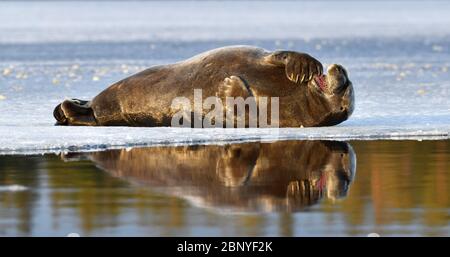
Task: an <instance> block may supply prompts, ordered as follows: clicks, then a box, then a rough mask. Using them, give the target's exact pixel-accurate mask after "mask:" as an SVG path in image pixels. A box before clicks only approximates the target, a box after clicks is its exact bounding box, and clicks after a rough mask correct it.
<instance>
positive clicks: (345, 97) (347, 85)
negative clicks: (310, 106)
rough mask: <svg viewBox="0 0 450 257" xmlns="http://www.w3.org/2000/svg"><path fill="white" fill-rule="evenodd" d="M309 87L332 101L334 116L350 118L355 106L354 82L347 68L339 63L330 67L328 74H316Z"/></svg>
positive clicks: (328, 100)
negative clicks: (349, 76)
mask: <svg viewBox="0 0 450 257" xmlns="http://www.w3.org/2000/svg"><path fill="white" fill-rule="evenodd" d="M308 87H309V89H310V90H311V91H313V92H314V94H316V95H317V96H319V97H321V98H324V99H325V100H326V101H327V102H328V103H330V107H331V109H332V110H331V111H332V113H333V116H336V117H337V116H340V118H343V119H344V120H345V119H348V117H350V115H351V114H352V113H353V110H354V108H355V96H354V89H353V84H352V82H351V81H350V79H349V78H348V72H347V70H346V69H345V68H344V67H343V66H342V65H339V64H332V65H331V66H329V67H328V70H327V74H326V75H325V74H321V75H314V77H313V79H312V80H310V81H309V82H308Z"/></svg>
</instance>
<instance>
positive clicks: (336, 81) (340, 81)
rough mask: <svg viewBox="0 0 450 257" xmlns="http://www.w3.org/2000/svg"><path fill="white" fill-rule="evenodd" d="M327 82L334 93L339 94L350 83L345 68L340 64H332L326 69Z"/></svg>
mask: <svg viewBox="0 0 450 257" xmlns="http://www.w3.org/2000/svg"><path fill="white" fill-rule="evenodd" d="M327 73H328V76H327V82H328V85H329V87H330V90H331V91H332V92H333V93H334V94H341V93H342V92H344V90H345V89H347V87H348V86H349V84H350V80H349V78H348V73H347V70H346V69H345V68H344V67H343V66H342V65H340V64H332V65H330V67H328V70H327Z"/></svg>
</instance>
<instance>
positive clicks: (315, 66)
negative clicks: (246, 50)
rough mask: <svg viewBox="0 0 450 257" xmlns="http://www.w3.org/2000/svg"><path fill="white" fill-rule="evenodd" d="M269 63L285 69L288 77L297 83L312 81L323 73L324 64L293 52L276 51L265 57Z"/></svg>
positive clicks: (307, 55) (306, 55) (303, 54)
mask: <svg viewBox="0 0 450 257" xmlns="http://www.w3.org/2000/svg"><path fill="white" fill-rule="evenodd" d="M265 61H266V62H267V63H270V64H273V65H277V66H283V67H285V71H286V76H287V78H288V79H289V80H291V81H292V82H295V83H303V82H307V81H310V80H311V79H312V77H313V76H314V75H315V74H317V75H320V74H322V73H323V66H322V64H321V63H320V62H319V61H318V60H316V59H315V58H314V57H312V56H310V55H309V54H305V53H297V52H293V51H275V52H273V53H271V54H270V55H268V56H266V57H265Z"/></svg>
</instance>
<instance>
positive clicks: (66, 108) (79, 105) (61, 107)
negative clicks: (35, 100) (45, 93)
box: [53, 99, 97, 126]
mask: <svg viewBox="0 0 450 257" xmlns="http://www.w3.org/2000/svg"><path fill="white" fill-rule="evenodd" d="M53 116H54V117H55V119H56V124H55V125H72V126H95V125H96V124H97V123H96V121H95V117H94V112H93V110H92V108H91V102H89V101H83V100H79V99H69V100H65V101H64V102H62V103H60V104H58V105H57V106H56V107H55V110H53Z"/></svg>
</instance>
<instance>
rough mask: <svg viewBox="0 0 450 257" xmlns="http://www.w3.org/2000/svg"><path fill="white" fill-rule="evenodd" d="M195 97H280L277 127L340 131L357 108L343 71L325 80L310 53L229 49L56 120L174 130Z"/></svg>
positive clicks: (119, 89) (163, 70) (162, 69)
mask: <svg viewBox="0 0 450 257" xmlns="http://www.w3.org/2000/svg"><path fill="white" fill-rule="evenodd" d="M195 89H201V92H202V97H204V98H207V97H209V96H216V97H217V98H219V99H222V100H223V102H225V100H226V98H227V97H235V98H236V97H242V98H243V99H247V98H248V97H254V98H255V99H257V100H256V101H259V99H262V98H263V97H278V104H279V106H278V108H279V109H278V112H279V114H278V115H279V116H278V125H279V126H280V127H311V126H332V125H336V124H338V123H341V122H343V121H344V120H346V119H348V117H350V115H351V114H352V112H353V109H354V101H355V100H354V89H353V86H352V83H351V81H350V80H349V78H348V73H347V71H346V70H345V69H344V67H342V66H341V65H338V64H333V65H331V66H330V67H329V68H328V70H327V75H325V74H323V66H322V64H321V63H320V62H319V61H318V60H316V59H315V58H313V57H312V56H310V55H308V54H306V53H300V52H294V51H274V52H270V51H267V50H264V49H262V48H257V47H252V46H229V47H223V48H218V49H214V50H210V51H207V52H204V53H202V54H199V55H197V56H194V57H192V58H190V59H187V60H184V61H181V62H178V63H174V64H167V65H160V66H154V67H151V68H148V69H146V70H144V71H142V72H139V73H137V74H134V75H132V76H130V77H128V78H125V79H123V80H121V81H119V82H117V83H115V84H113V85H111V86H110V87H108V88H107V89H105V90H104V91H103V92H101V93H100V94H98V95H97V96H96V97H94V98H93V99H92V101H84V100H79V99H70V100H65V101H63V102H62V103H61V104H59V105H57V106H56V108H55V109H54V112H53V115H54V117H55V118H56V120H57V122H56V125H84V126H150V127H152V126H170V125H171V124H172V123H171V122H172V120H173V118H174V116H175V115H176V114H177V110H175V109H174V108H173V106H172V103H173V100H174V99H176V98H179V97H183V99H188V100H189V101H194V100H195V99H194V90H195ZM230 108H232V110H231V112H234V108H235V106H228V105H227V106H226V107H225V110H224V112H226V111H230ZM227 109H228V110H227ZM198 112H199V113H198ZM246 112H248V110H246ZM191 115H192V116H195V115H199V116H201V117H205V116H206V115H207V111H206V110H200V111H196V110H193V111H191ZM248 124H249V123H248V122H246V126H248Z"/></svg>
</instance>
